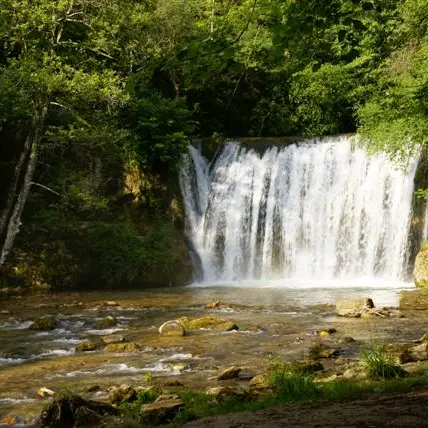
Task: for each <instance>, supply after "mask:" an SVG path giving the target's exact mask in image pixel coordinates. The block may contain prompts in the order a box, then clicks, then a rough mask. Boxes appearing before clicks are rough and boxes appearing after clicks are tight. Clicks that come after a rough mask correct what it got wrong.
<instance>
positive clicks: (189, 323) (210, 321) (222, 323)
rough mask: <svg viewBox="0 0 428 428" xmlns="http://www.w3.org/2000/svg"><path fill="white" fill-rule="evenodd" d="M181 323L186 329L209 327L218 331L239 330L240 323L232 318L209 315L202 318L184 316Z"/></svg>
mask: <svg viewBox="0 0 428 428" xmlns="http://www.w3.org/2000/svg"><path fill="white" fill-rule="evenodd" d="M179 321H180V324H181V325H182V326H183V327H184V329H185V330H199V329H208V330H216V331H231V330H239V327H238V325H237V324H236V323H235V322H234V321H231V320H227V319H224V318H219V317H213V316H207V317H202V318H194V319H190V318H187V317H183V318H180V319H179Z"/></svg>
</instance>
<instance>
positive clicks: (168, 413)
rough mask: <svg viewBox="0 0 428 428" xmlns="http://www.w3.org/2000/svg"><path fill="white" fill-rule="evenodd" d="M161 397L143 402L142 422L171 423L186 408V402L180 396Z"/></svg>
mask: <svg viewBox="0 0 428 428" xmlns="http://www.w3.org/2000/svg"><path fill="white" fill-rule="evenodd" d="M174 397H176V396H174ZM159 398H161V397H159ZM159 398H158V399H157V400H156V401H155V402H154V403H150V404H143V406H142V407H141V410H140V423H141V424H142V425H160V424H166V423H169V422H171V421H172V420H173V419H174V418H175V416H177V414H178V413H179V412H180V411H181V410H182V409H183V408H184V403H183V401H182V400H181V399H180V398H170V399H165V397H164V398H162V399H160V400H159Z"/></svg>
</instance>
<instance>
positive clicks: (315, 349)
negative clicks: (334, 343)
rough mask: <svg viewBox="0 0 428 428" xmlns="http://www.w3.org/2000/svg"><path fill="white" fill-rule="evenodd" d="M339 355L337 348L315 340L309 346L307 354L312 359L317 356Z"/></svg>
mask: <svg viewBox="0 0 428 428" xmlns="http://www.w3.org/2000/svg"><path fill="white" fill-rule="evenodd" d="M339 355H340V350H339V349H333V348H331V347H330V346H328V345H326V344H325V343H321V342H317V343H313V344H312V345H311V346H310V347H309V356H310V357H311V358H312V359H314V360H318V359H319V358H336V357H338V356H339Z"/></svg>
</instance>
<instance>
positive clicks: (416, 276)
mask: <svg viewBox="0 0 428 428" xmlns="http://www.w3.org/2000/svg"><path fill="white" fill-rule="evenodd" d="M413 280H414V282H415V285H416V287H423V288H425V287H428V242H425V244H424V245H423V246H422V248H421V249H420V250H419V253H418V255H417V256H416V260H415V266H414V268H413Z"/></svg>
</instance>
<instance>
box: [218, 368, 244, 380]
mask: <svg viewBox="0 0 428 428" xmlns="http://www.w3.org/2000/svg"><path fill="white" fill-rule="evenodd" d="M240 372H241V368H240V367H235V366H233V367H228V368H227V369H225V370H223V371H222V372H221V373H220V374H219V375H218V376H217V380H228V379H236V378H237V377H239V373H240Z"/></svg>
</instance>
